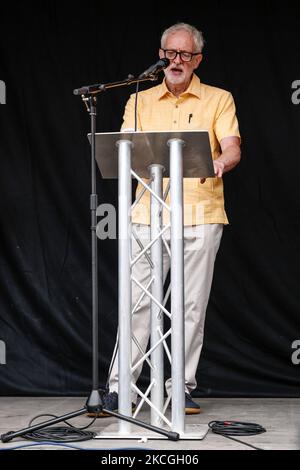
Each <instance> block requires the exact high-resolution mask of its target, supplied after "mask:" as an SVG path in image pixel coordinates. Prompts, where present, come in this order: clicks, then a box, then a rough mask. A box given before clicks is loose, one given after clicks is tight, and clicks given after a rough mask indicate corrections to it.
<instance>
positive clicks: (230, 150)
mask: <svg viewBox="0 0 300 470" xmlns="http://www.w3.org/2000/svg"><path fill="white" fill-rule="evenodd" d="M240 159H241V149H240V146H239V145H230V146H229V147H227V148H226V149H224V150H223V152H222V153H221V155H220V156H219V157H218V158H216V159H215V160H214V162H219V163H223V165H224V169H223V173H226V172H227V171H230V170H232V169H233V168H234V167H235V166H236V165H237V164H238V163H239V161H240Z"/></svg>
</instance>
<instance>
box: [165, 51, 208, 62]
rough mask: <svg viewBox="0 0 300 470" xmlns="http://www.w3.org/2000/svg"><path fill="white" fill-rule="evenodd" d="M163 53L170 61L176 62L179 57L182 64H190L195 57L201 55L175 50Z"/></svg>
mask: <svg viewBox="0 0 300 470" xmlns="http://www.w3.org/2000/svg"><path fill="white" fill-rule="evenodd" d="M162 51H163V52H164V54H165V57H166V58H167V59H169V60H175V59H176V57H177V56H178V55H179V56H180V59H181V60H182V62H190V61H191V60H192V58H193V57H194V55H198V54H201V52H186V51H174V50H173V49H162Z"/></svg>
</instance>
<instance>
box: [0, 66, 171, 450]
mask: <svg viewBox="0 0 300 470" xmlns="http://www.w3.org/2000/svg"><path fill="white" fill-rule="evenodd" d="M148 80H151V81H154V80H157V74H151V75H150V74H149V75H148V76H147V77H144V78H134V77H133V76H132V75H129V76H128V78H127V79H125V80H122V81H119V82H112V83H106V84H94V85H88V86H83V87H81V88H77V89H75V90H74V91H73V94H74V95H80V96H81V98H82V100H83V102H84V104H85V106H86V109H87V111H88V113H89V115H90V120H91V195H90V210H91V238H92V335H93V336H92V345H93V346H92V357H93V375H92V379H93V385H92V391H91V392H90V395H89V397H88V399H87V401H86V403H85V405H84V407H83V408H81V409H79V410H76V411H73V412H71V413H67V414H65V415H62V416H58V417H57V418H53V419H50V420H47V421H43V422H42V423H39V424H36V425H33V426H29V427H27V428H24V429H21V430H19V431H9V432H7V433H6V434H2V435H1V437H0V438H1V441H2V442H9V441H11V440H12V439H14V438H15V437H19V436H25V437H26V434H29V433H32V432H34V431H38V430H39V429H42V428H45V427H48V426H52V425H53V424H57V423H60V422H62V421H65V420H68V419H71V418H75V417H77V416H81V415H84V414H86V413H101V412H104V413H105V414H107V415H110V416H114V417H116V418H119V419H122V420H124V421H128V422H129V423H132V424H135V425H138V426H141V427H143V428H145V429H148V430H150V431H154V432H157V433H159V434H162V435H164V436H166V437H167V438H168V439H170V440H172V441H177V440H178V439H179V434H178V433H176V432H172V431H167V430H164V429H161V428H158V427H156V426H152V425H150V424H147V423H145V422H143V421H140V420H137V419H134V418H131V417H129V416H124V415H121V414H120V413H115V412H114V411H111V410H107V409H105V408H103V399H102V392H101V391H100V390H99V373H98V367H99V364H98V363H99V352H98V351H99V335H98V252H97V233H96V228H97V206H98V197H97V189H96V158H95V156H96V138H95V134H96V117H97V96H96V95H97V94H98V93H100V92H103V91H105V90H107V89H109V88H116V87H120V86H125V85H131V84H133V83H139V82H143V81H148Z"/></svg>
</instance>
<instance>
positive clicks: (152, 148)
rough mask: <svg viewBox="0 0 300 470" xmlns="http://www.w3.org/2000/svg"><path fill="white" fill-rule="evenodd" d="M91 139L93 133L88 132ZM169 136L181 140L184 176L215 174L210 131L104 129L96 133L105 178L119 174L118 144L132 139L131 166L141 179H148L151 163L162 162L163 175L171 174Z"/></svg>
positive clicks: (97, 155)
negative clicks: (114, 130)
mask: <svg viewBox="0 0 300 470" xmlns="http://www.w3.org/2000/svg"><path fill="white" fill-rule="evenodd" d="M88 139H89V141H90V140H91V134H88ZM170 139H181V140H183V141H184V143H185V144H184V147H183V177H184V178H209V177H214V176H215V175H214V168H213V162H212V156H211V150H210V142H209V134H208V131H206V130H200V131H199V130H196V131H152V132H143V131H137V132H104V133H96V161H97V164H98V167H99V170H100V172H101V174H102V177H103V178H117V177H118V146H117V142H118V141H120V140H129V141H130V142H132V150H131V157H132V160H131V167H132V169H133V170H134V171H135V172H136V173H137V174H138V175H139V176H140V177H142V178H149V170H148V168H149V166H150V165H153V164H161V165H163V167H164V172H163V177H168V176H169V150H170V147H169V145H168V141H169V140H170Z"/></svg>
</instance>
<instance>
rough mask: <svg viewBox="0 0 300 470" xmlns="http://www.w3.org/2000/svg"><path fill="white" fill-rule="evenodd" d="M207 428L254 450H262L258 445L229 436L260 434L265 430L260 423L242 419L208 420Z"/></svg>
mask: <svg viewBox="0 0 300 470" xmlns="http://www.w3.org/2000/svg"><path fill="white" fill-rule="evenodd" d="M208 426H209V428H210V429H211V430H212V432H213V433H215V434H220V435H221V436H223V437H227V438H228V439H231V440H233V441H236V442H240V443H241V444H244V445H246V446H248V447H251V448H252V449H255V450H264V449H261V448H259V447H255V446H253V445H252V444H248V442H244V441H241V440H240V439H236V438H234V437H231V436H254V435H256V434H262V433H264V432H266V429H265V428H263V427H262V426H261V425H260V424H256V423H245V422H243V421H210V423H208Z"/></svg>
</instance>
